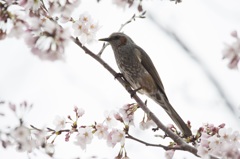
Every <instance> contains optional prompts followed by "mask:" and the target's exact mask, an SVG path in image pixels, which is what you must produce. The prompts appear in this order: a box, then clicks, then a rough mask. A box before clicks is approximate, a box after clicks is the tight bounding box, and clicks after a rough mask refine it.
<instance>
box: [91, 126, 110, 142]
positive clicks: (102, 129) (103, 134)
mask: <svg viewBox="0 0 240 159" xmlns="http://www.w3.org/2000/svg"><path fill="white" fill-rule="evenodd" d="M94 134H95V135H96V136H97V137H98V139H107V136H108V127H107V126H106V125H103V124H97V125H96V132H95V133H94Z"/></svg>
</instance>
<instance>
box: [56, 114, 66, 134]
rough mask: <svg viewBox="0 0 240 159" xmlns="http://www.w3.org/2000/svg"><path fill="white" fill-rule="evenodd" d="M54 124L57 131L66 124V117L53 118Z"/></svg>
mask: <svg viewBox="0 0 240 159" xmlns="http://www.w3.org/2000/svg"><path fill="white" fill-rule="evenodd" d="M53 124H54V125H55V126H56V128H55V131H59V130H61V129H63V128H65V126H66V119H65V118H64V117H60V116H56V117H55V119H54V120H53Z"/></svg>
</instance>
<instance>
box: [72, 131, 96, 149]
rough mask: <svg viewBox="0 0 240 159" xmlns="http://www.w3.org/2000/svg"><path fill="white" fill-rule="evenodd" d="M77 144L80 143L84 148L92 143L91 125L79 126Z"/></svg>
mask: <svg viewBox="0 0 240 159" xmlns="http://www.w3.org/2000/svg"><path fill="white" fill-rule="evenodd" d="M76 139H77V141H75V144H76V145H79V146H80V147H81V148H82V149H83V150H84V149H86V145H87V144H90V143H91V142H92V139H93V134H92V130H91V128H90V127H85V128H79V129H78V135H77V136H76Z"/></svg>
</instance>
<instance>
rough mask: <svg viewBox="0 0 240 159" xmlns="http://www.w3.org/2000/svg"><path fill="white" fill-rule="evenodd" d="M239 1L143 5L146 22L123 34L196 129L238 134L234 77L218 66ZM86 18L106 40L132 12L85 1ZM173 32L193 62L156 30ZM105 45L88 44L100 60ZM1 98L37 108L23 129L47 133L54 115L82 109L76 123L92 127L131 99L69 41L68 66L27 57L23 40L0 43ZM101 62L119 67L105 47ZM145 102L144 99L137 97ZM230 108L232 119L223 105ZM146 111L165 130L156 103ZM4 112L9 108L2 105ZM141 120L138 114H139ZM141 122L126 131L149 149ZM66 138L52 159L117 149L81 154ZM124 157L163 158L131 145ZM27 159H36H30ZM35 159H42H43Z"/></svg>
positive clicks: (237, 22)
mask: <svg viewBox="0 0 240 159" xmlns="http://www.w3.org/2000/svg"><path fill="white" fill-rule="evenodd" d="M239 6H240V1H236V0H228V1H224V0H195V1H191V0H184V1H183V2H182V3H180V4H177V5H175V4H174V2H169V1H166V0H164V1H157V0H148V1H147V0H146V1H143V7H144V9H145V10H147V15H146V19H137V20H136V21H135V22H132V23H130V24H129V25H127V26H126V27H125V28H124V30H123V31H124V33H126V34H128V35H129V36H130V37H131V38H132V39H133V40H134V41H135V43H136V44H138V45H139V46H141V47H142V48H143V49H144V50H145V51H146V52H147V53H148V54H149V56H150V57H151V58H152V60H153V62H154V64H155V67H156V68H157V70H158V72H159V74H160V77H161V79H162V81H163V84H164V86H165V90H166V93H167V95H168V97H169V100H170V101H171V103H172V105H173V106H174V107H175V109H176V110H177V111H178V112H179V114H181V116H182V117H183V119H184V120H190V121H191V123H192V126H193V130H195V129H198V128H199V127H200V126H201V125H202V124H203V123H207V122H208V123H213V124H215V125H219V124H221V123H226V127H232V128H233V129H234V130H239V126H240V124H239V119H238V114H239V90H240V84H239V83H240V82H239V81H240V76H239V71H237V70H229V69H228V68H227V62H226V61H223V60H222V53H221V51H222V50H223V48H224V43H225V42H226V43H231V42H232V41H233V38H231V37H230V32H231V31H233V30H235V29H236V30H239V26H240V10H239ZM85 11H88V12H89V13H90V14H91V15H92V16H93V17H94V19H96V20H98V21H99V24H100V26H101V29H100V30H99V32H98V35H97V38H104V37H108V36H109V35H110V34H111V33H112V32H115V31H117V30H118V29H119V27H120V25H121V24H122V23H124V22H126V21H127V20H128V19H129V18H130V17H131V16H132V15H133V14H134V13H137V10H136V7H135V6H133V7H132V8H131V9H128V8H126V9H122V8H119V7H117V6H115V5H112V3H111V2H108V1H101V3H99V4H98V3H96V2H95V1H93V0H92V1H84V2H82V3H81V4H80V7H79V9H78V10H77V11H76V13H75V14H76V15H77V13H83V12H85ZM160 25H161V26H162V27H164V28H166V29H168V30H169V31H171V32H173V33H175V34H176V35H177V36H178V37H179V38H180V40H181V41H182V42H183V43H184V44H185V45H186V46H187V47H188V48H189V49H190V50H191V54H192V56H193V57H194V58H195V59H197V61H198V62H196V61H195V60H192V59H193V58H192V57H191V56H189V53H187V52H186V51H185V50H184V49H183V48H182V47H181V45H179V44H178V43H177V42H176V41H175V40H174V39H173V38H172V37H171V36H169V35H168V34H166V32H164V31H163V30H162V29H161V28H160V27H159V26H160ZM101 45H102V42H97V41H96V43H94V44H91V45H87V47H88V48H90V49H91V50H92V51H94V52H95V53H97V52H98V51H99V50H100V49H101ZM0 50H1V51H0V99H1V100H5V101H7V102H8V101H11V102H13V103H16V104H18V103H20V102H22V101H23V100H26V101H28V102H29V103H33V104H34V107H33V109H32V110H31V111H30V113H29V114H27V115H26V116H25V119H26V121H27V123H28V124H32V125H35V126H37V127H43V126H50V127H51V126H52V121H53V119H54V117H55V116H56V115H60V116H65V117H66V116H67V115H73V114H74V113H73V111H72V110H73V107H74V106H78V107H81V108H83V109H85V112H86V114H85V115H84V117H83V119H82V120H81V122H83V124H92V123H93V122H94V121H103V119H104V111H106V110H107V111H111V110H117V109H119V108H120V107H121V106H123V105H124V104H126V103H132V102H133V100H132V99H131V98H130V96H129V94H128V93H127V92H126V91H125V90H124V88H122V86H121V85H120V84H119V83H118V82H117V81H116V80H114V77H112V76H111V75H110V74H109V73H108V72H107V71H106V70H105V69H104V68H103V67H102V66H101V65H99V64H98V63H97V62H96V61H94V60H93V59H92V58H91V57H89V56H88V55H86V54H85V53H84V52H83V51H82V50H81V49H80V48H79V47H78V46H76V45H75V44H73V43H72V42H70V44H69V45H68V47H67V49H66V52H65V53H66V54H65V61H56V62H49V61H41V60H40V59H38V57H36V56H34V55H33V54H31V53H30V51H29V48H27V46H25V44H24V42H23V41H22V40H17V39H12V38H11V39H7V40H4V41H1V42H0ZM102 58H103V59H104V60H105V61H106V62H107V63H108V64H109V65H110V66H112V67H113V68H114V69H115V70H118V69H117V66H116V64H115V59H114V56H113V53H112V50H111V48H110V47H108V48H107V49H106V50H105V52H104V53H103V55H102ZM206 71H207V72H208V73H209V74H210V75H211V77H213V79H214V80H215V81H216V82H217V84H219V88H220V89H221V90H222V91H223V93H224V96H225V97H226V99H224V98H222V96H221V95H220V94H219V91H218V90H217V89H216V87H215V85H214V84H213V83H212V81H211V80H210V79H209V74H206ZM141 98H142V99H143V100H145V99H147V97H145V96H141ZM226 100H227V101H230V102H231V105H232V106H234V112H233V111H231V109H230V108H229V107H228V106H227V105H226V102H225V101H226ZM148 106H149V108H151V109H152V110H153V111H154V112H155V113H156V114H159V118H160V119H161V121H162V122H164V123H165V124H168V123H172V121H171V120H170V119H169V117H168V116H167V115H166V113H165V112H164V111H163V110H162V109H161V108H160V107H159V106H158V105H156V104H155V103H154V102H153V101H151V100H150V99H149V100H148ZM5 107H6V106H5ZM0 110H1V111H0V112H4V113H6V114H8V116H7V117H4V118H3V117H1V118H0V120H2V121H1V122H0V126H1V127H3V126H4V125H14V124H16V123H17V120H16V118H14V115H10V114H11V112H10V111H8V110H7V109H5V108H4V107H0ZM137 115H138V116H141V115H142V112H141V111H138V113H137ZM138 122H140V117H136V122H135V125H136V126H135V127H133V128H132V129H131V130H130V131H131V133H133V134H135V135H136V136H137V137H139V138H142V139H144V140H146V141H149V142H152V143H159V142H161V143H162V141H161V140H160V139H158V138H155V137H153V135H154V133H152V132H151V131H150V130H149V131H141V130H139V128H138ZM159 133H160V132H159ZM62 136H63V137H59V138H57V140H56V142H55V143H56V144H57V147H56V156H55V157H56V158H59V159H65V158H74V157H80V158H90V157H91V156H92V155H95V156H97V157H99V158H102V159H104V158H113V157H114V156H116V155H117V153H118V150H119V149H120V147H119V145H118V146H116V147H115V148H114V149H112V148H109V147H107V146H106V144H105V141H101V140H98V139H94V140H93V142H92V144H91V145H88V146H87V149H86V150H84V151H83V150H81V148H80V147H78V146H72V145H73V144H72V142H73V141H74V138H71V141H70V142H69V143H66V142H64V135H62ZM126 150H127V152H128V155H129V157H130V158H132V159H137V158H138V159H143V158H151V159H159V158H164V150H162V149H161V148H152V147H146V146H144V145H142V144H140V143H136V142H134V141H129V140H127V141H126ZM31 156H33V155H32V154H31ZM13 157H14V158H16V157H17V158H18V159H21V158H26V154H25V153H16V152H15V151H14V148H13V149H11V148H9V149H7V150H3V149H0V158H1V159H2V158H13ZM33 158H47V156H44V155H40V156H34V157H33ZM174 158H176V159H178V158H194V157H193V156H192V155H191V154H189V153H187V152H176V153H175V156H174Z"/></svg>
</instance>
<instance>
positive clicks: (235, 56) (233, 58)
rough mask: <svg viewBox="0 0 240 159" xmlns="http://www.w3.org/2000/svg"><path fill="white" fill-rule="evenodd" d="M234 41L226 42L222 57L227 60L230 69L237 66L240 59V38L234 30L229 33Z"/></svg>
mask: <svg viewBox="0 0 240 159" xmlns="http://www.w3.org/2000/svg"><path fill="white" fill-rule="evenodd" d="M231 35H232V37H233V38H235V41H234V42H233V43H232V44H230V45H229V44H226V45H225V48H224V50H223V51H222V53H223V58H224V59H225V58H227V59H228V60H229V64H228V67H229V68H231V69H234V68H237V67H238V63H239V60H240V39H239V37H238V34H237V32H236V31H234V32H232V33H231Z"/></svg>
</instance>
